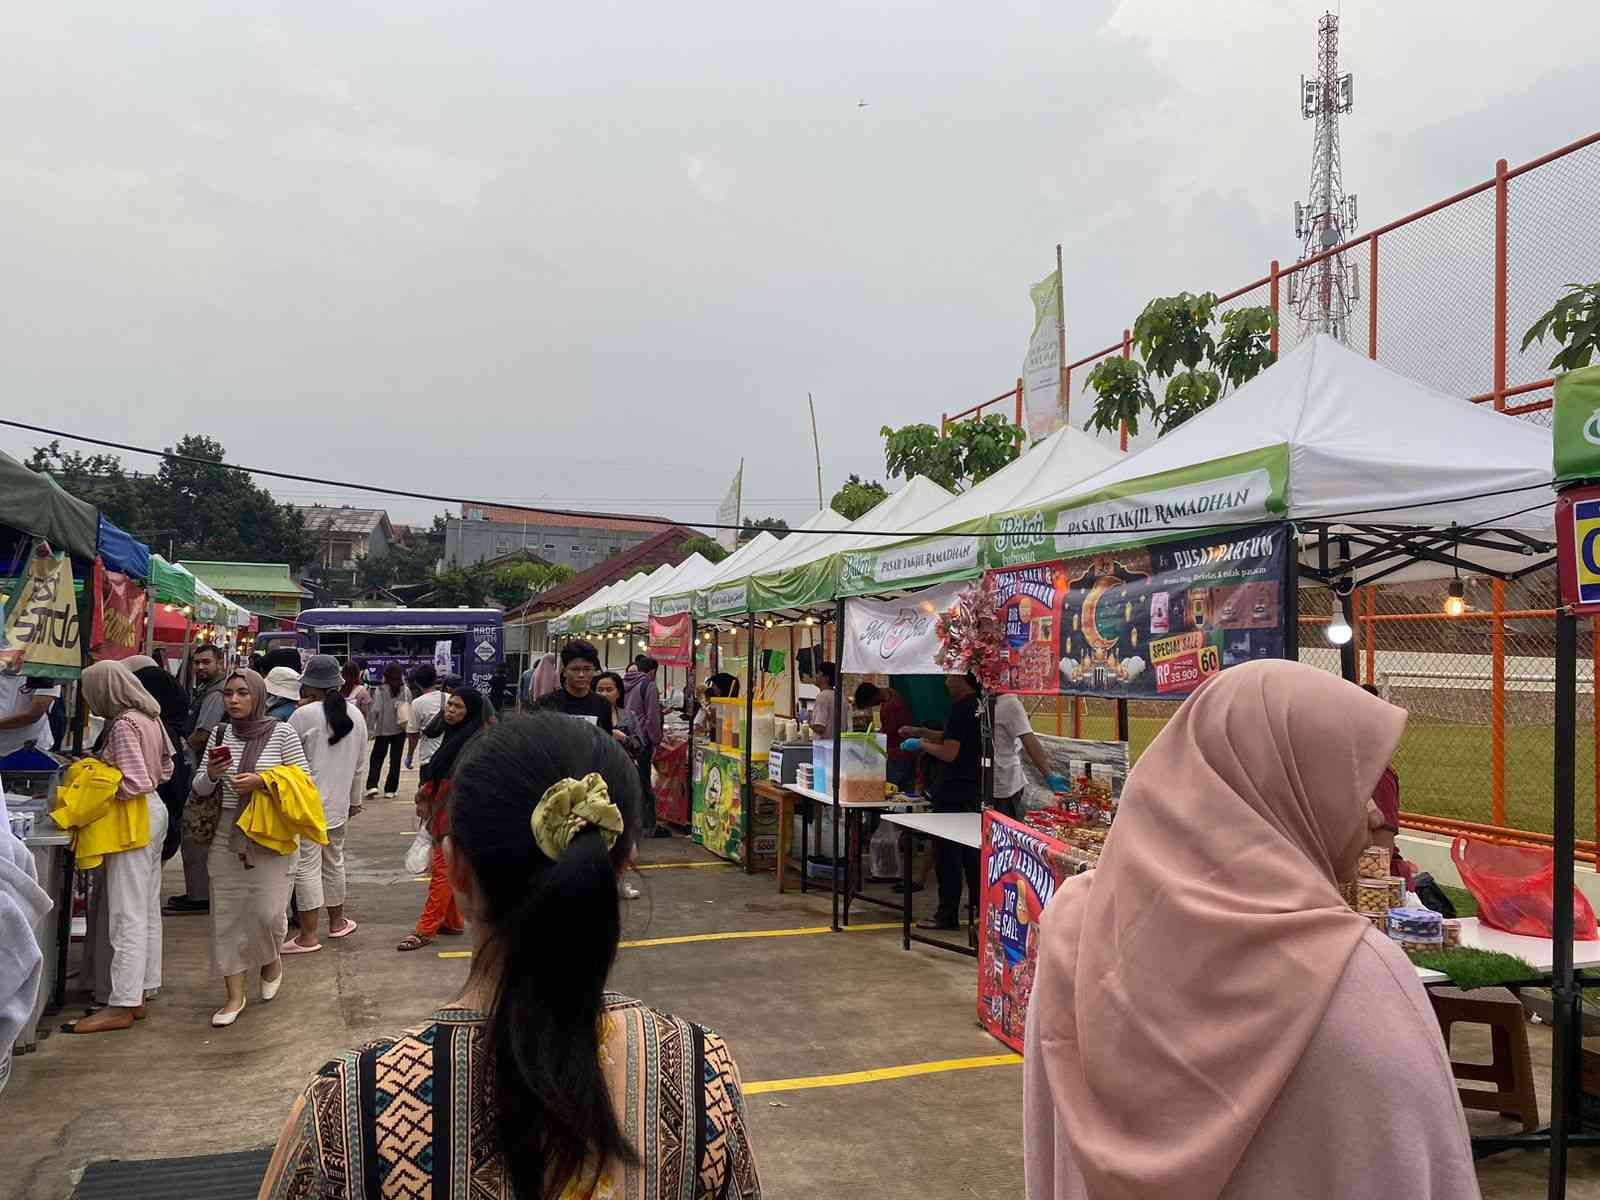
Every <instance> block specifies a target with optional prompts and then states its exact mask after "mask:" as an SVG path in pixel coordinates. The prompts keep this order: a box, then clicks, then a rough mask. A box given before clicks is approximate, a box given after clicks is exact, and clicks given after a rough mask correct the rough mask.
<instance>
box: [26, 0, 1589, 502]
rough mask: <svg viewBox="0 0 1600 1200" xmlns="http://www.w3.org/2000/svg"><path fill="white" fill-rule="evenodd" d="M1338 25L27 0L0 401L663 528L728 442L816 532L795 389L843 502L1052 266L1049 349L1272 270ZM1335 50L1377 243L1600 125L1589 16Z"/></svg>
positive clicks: (1259, 7) (1402, 14)
mask: <svg viewBox="0 0 1600 1200" xmlns="http://www.w3.org/2000/svg"><path fill="white" fill-rule="evenodd" d="M271 7H276V8H277V10H278V11H277V13H276V15H268V9H269V8H271ZM1322 7H1323V6H1322V5H1320V4H1312V3H1300V2H1297V0H1227V2H1226V3H1211V4H1197V3H1195V2H1194V0H1124V2H1122V3H1092V2H1091V3H1060V2H1059V0H1058V2H1056V3H1050V4H1044V3H1038V4H1028V3H1012V4H998V3H997V4H984V5H973V4H954V3H947V4H942V5H923V4H910V3H893V2H891V3H880V4H877V5H873V6H863V5H859V4H842V3H834V2H830V0H816V2H813V3H810V4H805V5H789V6H783V7H782V8H781V10H780V9H779V8H778V6H773V5H764V4H749V3H733V2H731V0H729V2H726V3H703V2H695V0H688V2H685V3H680V4H675V5H659V4H643V3H634V4H607V3H599V2H591V3H589V4H586V5H560V6H555V5H530V4H511V3H469V2H465V0H457V2H456V3H454V4H449V5H445V4H439V3H430V4H416V3H406V2H403V0H384V2H383V3H374V4H370V5H351V4H342V3H336V2H325V3H319V4H283V5H278V6H269V5H252V6H228V5H218V4H214V3H195V2H187V0H167V2H166V3H163V4H160V5H126V4H104V5H88V4H80V3H71V2H68V0H62V2H59V3H53V4H47V5H10V6H8V7H7V9H6V11H5V13H4V14H3V15H0V112H3V113H4V114H5V117H4V136H3V137H0V222H3V226H4V234H3V238H0V247H3V249H0V254H3V260H0V261H3V267H4V279H5V281H6V285H7V292H8V297H7V303H6V305H5V310H6V317H5V319H4V321H3V322H0V386H3V394H4V395H5V397H6V403H5V405H4V410H5V411H6V412H7V413H8V414H28V416H26V417H23V418H22V419H33V420H37V421H38V422H39V423H41V424H46V425H56V426H59V427H63V428H68V429H73V430H81V431H86V432H92V433H96V434H99V435H101V436H106V437H111V438H115V439H118V440H126V441H129V442H133V443H137V444H150V445H168V444H171V443H172V442H174V441H175V440H176V439H177V438H178V437H180V436H181V435H183V434H184V433H187V432H203V433H207V434H210V435H212V436H214V437H217V438H219V439H220V440H221V441H222V442H223V443H224V444H225V445H226V446H227V448H228V451H229V455H230V458H232V459H234V460H236V461H241V462H247V463H250V464H252V465H262V466H275V467H280V468H284V469H288V470H296V471H303V472H305V473H307V474H312V475H321V476H330V477H336V478H350V479H356V480H361V481H366V482H370V483H379V484H389V485H395V486H415V487H417V488H419V489H421V490H426V491H433V492H439V493H443V494H446V495H473V496H477V497H481V498H484V499H491V500H512V499H521V500H525V501H537V500H539V499H541V498H545V499H547V500H548V501H549V502H553V503H558V504H562V505H570V506H582V507H597V508H598V507H608V508H618V509H633V510H638V511H645V512H653V513H666V514H671V515H676V516H682V517H685V518H690V519H693V518H701V519H706V518H708V517H709V516H710V514H711V511H712V510H713V509H714V508H715V504H716V501H717V499H718V498H719V497H720V496H721V494H722V492H723V490H724V489H725V488H726V486H727V483H728V479H729V476H730V475H731V473H732V470H733V467H734V466H735V465H736V464H737V462H738V459H739V457H740V456H741V455H742V456H744V458H745V459H746V462H747V468H748V469H747V473H746V478H747V483H746V511H747V513H754V514H756V515H761V514H765V513H774V514H778V515H782V516H785V517H787V518H789V519H790V520H792V521H798V520H800V519H803V518H804V517H805V516H806V515H807V514H808V513H809V512H810V511H812V510H813V509H815V507H816V477H815V467H814V464H813V461H812V456H811V446H810V437H809V431H808V424H807V416H806V393H807V391H810V392H812V393H813V394H814V395H815V397H816V405H817V415H818V420H819V422H820V423H821V427H822V458H823V474H824V485H825V489H826V491H827V492H828V493H830V494H831V492H832V491H833V489H834V488H836V487H837V486H838V484H839V483H840V482H842V480H843V478H844V476H845V475H846V474H847V473H849V472H851V471H856V472H860V473H862V474H865V475H868V476H873V477H877V476H881V475H882V473H883V471H882V467H883V461H882V443H881V440H880V438H879V437H878V428H879V426H880V425H882V424H884V423H889V424H901V423H904V422H907V421H912V420H919V419H920V420H930V421H934V422H936V421H937V420H938V418H939V414H940V413H941V412H942V411H947V410H948V411H955V410H957V409H961V408H965V407H967V406H968V405H970V404H972V403H975V402H976V401H978V400H981V399H985V398H987V397H989V396H992V395H994V394H995V393H997V392H999V391H1001V390H1003V389H1005V388H1008V387H1009V386H1010V385H1011V383H1012V381H1013V380H1014V378H1015V376H1016V374H1017V372H1018V369H1019V366H1020V362H1021V358H1022V354H1023V351H1024V349H1025V346H1026V342H1027V337H1028V333H1029V329H1030V326H1031V323H1032V313H1031V309H1030V307H1029V302H1028V287H1029V285H1030V284H1031V283H1033V282H1034V281H1035V280H1037V279H1039V278H1041V277H1042V276H1044V275H1045V274H1046V273H1047V272H1048V271H1049V270H1050V269H1051V267H1052V266H1053V257H1054V246H1055V244H1056V242H1058V241H1060V242H1062V243H1063V245H1064V248H1065V251H1064V252H1065V256H1066V264H1067V275H1066V294H1067V309H1068V353H1069V357H1077V356H1078V355H1080V354H1084V353H1087V352H1088V351H1090V350H1093V349H1097V348H1099V347H1101V346H1103V345H1106V344H1108V343H1109V342H1111V341H1113V340H1115V339H1116V338H1118V337H1119V336H1120V331H1121V329H1122V327H1123V325H1124V324H1127V323H1129V322H1130V321H1131V319H1132V317H1133V315H1134V314H1135V313H1136V312H1137V310H1138V308H1139V307H1140V306H1141V305H1142V304H1143V303H1144V301H1145V300H1146V299H1148V298H1149V297H1150V296H1152V295H1155V294H1158V293H1162V292H1171V291H1176V290H1179V289H1181V288H1189V289H1193V290H1201V289H1204V288H1214V289H1217V290H1225V289H1227V288H1231V287H1233V286H1236V285H1238V284H1240V283H1243V282H1246V281H1248V280H1249V279H1251V278H1253V277H1255V276H1257V275H1260V274H1263V273H1264V272H1265V270H1266V264H1267V262H1268V260H1269V259H1271V258H1272V257H1273V256H1277V257H1278V258H1280V259H1281V260H1283V261H1284V262H1286V263H1287V262H1291V261H1293V259H1294V257H1295V253H1296V249H1297V247H1296V246H1295V244H1294V238H1293V229H1292V221H1291V208H1292V204H1293V201H1294V200H1295V199H1296V198H1297V197H1301V196H1303V194H1304V189H1305V186H1306V178H1307V172H1308V166H1309V156H1310V146H1311V140H1310V139H1311V130H1310V127H1309V125H1308V124H1307V123H1305V122H1303V121H1302V120H1301V119H1300V115H1299V111H1298V106H1297V89H1298V84H1299V77H1300V75H1301V73H1302V72H1307V73H1309V72H1311V71H1312V70H1313V69H1314V65H1315V60H1314V50H1315V46H1314V34H1315V22H1316V18H1317V16H1318V15H1319V14H1320V12H1321V11H1322ZM869 8H870V11H869ZM1343 22H1344V24H1343V39H1342V41H1343V58H1344V65H1345V68H1346V69H1347V70H1351V71H1353V72H1354V73H1355V75H1356V90H1355V96H1356V110H1355V112H1354V113H1353V114H1352V115H1351V116H1350V117H1348V118H1346V120H1345V123H1344V127H1343V144H1344V171H1345V179H1346V183H1347V186H1348V187H1349V188H1350V190H1352V191H1355V192H1356V193H1358V194H1359V196H1360V214H1361V219H1362V224H1363V226H1365V227H1371V226H1373V225H1376V224H1378V223H1381V222H1382V221H1386V220H1388V219H1389V218H1390V217H1392V216H1395V215H1398V214H1400V213H1403V212H1405V211H1408V210H1410V209H1413V208H1415V207H1418V206H1420V205H1422V204H1425V203H1428V202H1430V201H1432V200H1435V199H1438V198H1440V197H1442V196H1444V195H1446V194H1448V193H1450V192H1453V191H1455V190H1457V189H1458V188H1460V187H1463V186H1465V185H1467V184H1470V183H1473V182H1476V181H1478V180H1480V179H1482V178H1484V177H1486V176H1487V175H1489V174H1491V173H1492V171H1493V164H1494V160H1495V159H1496V158H1497V157H1506V158H1508V159H1510V160H1511V161H1512V162H1513V163H1516V162H1519V161H1522V160H1525V159H1527V158H1531V157H1533V156H1535V155H1537V154H1540V153H1542V152H1544V151H1546V150H1548V149H1551V148H1553V147H1555V146H1557V145H1560V144H1563V143H1565V142H1567V141H1570V140H1572V139H1574V138H1577V137H1580V136H1582V135H1584V134H1586V133H1589V132H1591V131H1592V130H1593V128H1594V127H1595V126H1596V125H1597V124H1600V108H1597V107H1596V105H1595V104H1594V99H1593V98H1594V80H1595V78H1596V76H1597V74H1600V5H1596V4H1592V3H1587V4H1580V3H1572V2H1570V0H1565V2H1563V0H1520V2H1519V3H1517V4H1516V5H1514V6H1508V5H1506V4H1504V3H1503V2H1491V0H1455V2H1453V3H1443V2H1434V0H1426V2H1424V0H1412V2H1409V3H1406V4H1403V5H1396V4H1392V3H1391V4H1382V5H1380V4H1377V3H1374V2H1372V0H1360V2H1352V3H1350V4H1346V5H1344V7H1343ZM863 100H864V101H865V102H866V106H865V107H860V106H859V102H860V101H863ZM1584 202H1585V197H1584V196H1583V195H1582V194H1581V193H1580V194H1578V195H1574V196H1573V197H1572V203H1573V204H1574V206H1575V208H1574V211H1576V207H1577V206H1580V205H1582V204H1583V203H1584ZM1587 203H1588V204H1589V205H1592V204H1593V203H1594V200H1593V193H1592V192H1591V193H1589V195H1588V196H1587ZM1074 399H1075V401H1077V402H1078V403H1081V401H1079V400H1078V398H1077V397H1075V398H1074ZM37 440H39V439H36V438H34V437H32V436H30V435H25V434H19V433H17V432H16V431H14V430H6V431H4V432H3V433H0V446H3V447H4V448H5V449H7V450H9V451H10V452H12V453H14V454H15V453H25V452H26V451H27V449H28V448H29V447H30V446H31V445H33V444H34V443H35V442H36V441H37ZM130 464H131V465H134V466H136V467H138V468H139V469H149V466H150V460H132V459H130ZM274 491H276V492H277V493H278V494H279V495H280V497H282V498H284V499H291V500H294V501H296V502H300V503H309V502H310V501H311V500H312V499H320V500H323V501H332V502H340V501H343V502H348V503H357V504H359V503H362V502H363V498H362V497H361V496H360V495H359V494H353V493H348V492H338V491H331V490H327V489H318V488H314V487H310V486H306V485H293V484H291V485H283V486H276V485H275V486H274ZM384 503H385V504H386V505H387V507H388V508H389V509H390V511H391V513H392V514H393V515H394V516H395V517H396V519H401V520H417V519H425V518H426V516H427V515H428V514H430V513H431V512H434V511H437V510H438V508H439V506H438V505H433V504H423V503H409V502H405V501H385V502H384Z"/></svg>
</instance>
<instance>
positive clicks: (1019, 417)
mask: <svg viewBox="0 0 1600 1200" xmlns="http://www.w3.org/2000/svg"><path fill="white" fill-rule="evenodd" d="M1017 426H1018V428H1021V427H1022V376H1020V375H1018V376H1017Z"/></svg>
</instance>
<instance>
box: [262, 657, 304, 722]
mask: <svg viewBox="0 0 1600 1200" xmlns="http://www.w3.org/2000/svg"><path fill="white" fill-rule="evenodd" d="M299 707H300V672H299V671H296V670H295V669H294V668H293V667H273V668H272V670H270V671H268V672H267V716H269V717H272V718H273V719H274V720H277V721H287V720H288V719H289V718H290V717H291V716H292V715H293V714H294V710H295V709H297V708H299Z"/></svg>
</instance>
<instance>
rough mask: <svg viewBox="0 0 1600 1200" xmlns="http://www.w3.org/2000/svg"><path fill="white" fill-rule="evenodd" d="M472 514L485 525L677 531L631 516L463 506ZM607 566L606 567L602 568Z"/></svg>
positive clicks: (643, 531) (464, 512)
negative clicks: (495, 522)
mask: <svg viewBox="0 0 1600 1200" xmlns="http://www.w3.org/2000/svg"><path fill="white" fill-rule="evenodd" d="M468 511H472V512H481V513H482V514H483V519H484V520H485V521H497V522H500V523H501V524H504V525H522V524H528V525H543V526H548V527H553V528H558V529H615V530H625V531H627V532H629V533H659V532H660V531H662V530H663V529H669V528H674V527H673V526H667V525H663V524H662V523H661V520H660V518H655V519H651V518H649V517H642V516H636V515H634V514H631V513H561V514H557V513H551V512H542V511H540V510H539V509H536V508H508V507H506V506H505V505H502V504H463V505H462V506H461V515H462V516H463V517H465V516H466V514H467V512H468ZM602 565H603V564H602Z"/></svg>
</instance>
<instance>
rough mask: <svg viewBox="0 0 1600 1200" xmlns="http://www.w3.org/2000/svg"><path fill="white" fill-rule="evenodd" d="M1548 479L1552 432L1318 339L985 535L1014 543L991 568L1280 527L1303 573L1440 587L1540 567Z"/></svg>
mask: <svg viewBox="0 0 1600 1200" xmlns="http://www.w3.org/2000/svg"><path fill="white" fill-rule="evenodd" d="M1552 477H1553V469H1552V455H1551V435H1550V431H1549V430H1548V429H1545V428H1541V427H1540V426H1537V425H1534V424H1532V423H1530V422H1527V421H1522V420H1518V419H1516V418H1514V417H1507V416H1505V415H1503V414H1500V413H1496V412H1494V411H1493V410H1491V409H1486V408H1484V407H1482V406H1481V405H1477V404H1473V403H1471V402H1469V401H1466V400H1460V399H1456V398H1455V397H1452V396H1447V395H1445V394H1443V393H1442V392H1436V391H1434V390H1432V389H1431V388H1428V387H1425V386H1423V385H1422V384H1420V383H1417V382H1416V381H1414V380H1411V379H1408V378H1406V377H1405V376H1403V375H1400V374H1397V373H1396V372H1394V371H1391V370H1388V369H1387V368H1385V367H1381V366H1379V365H1378V364H1377V363H1375V362H1373V361H1371V360H1370V359H1368V358H1365V357H1364V356H1362V355H1360V354H1357V353H1355V352H1354V351H1352V350H1350V349H1348V348H1347V347H1345V346H1342V345H1340V344H1339V343H1338V342H1336V341H1335V340H1334V339H1333V338H1331V337H1329V336H1327V335H1326V334H1319V335H1318V336H1316V337H1314V338H1312V339H1310V340H1309V341H1307V342H1306V343H1304V344H1303V345H1302V346H1300V347H1299V348H1298V349H1297V350H1295V352H1294V353H1292V354H1290V355H1288V356H1287V357H1286V358H1284V359H1283V360H1282V361H1281V362H1279V363H1277V364H1276V365H1274V366H1273V367H1271V368H1269V369H1268V370H1266V371H1264V372H1262V373H1261V374H1260V375H1259V376H1257V377H1256V378H1255V379H1253V380H1251V381H1250V382H1249V383H1247V384H1246V385H1245V386H1244V387H1242V388H1240V389H1239V390H1238V391H1237V392H1235V393H1234V394H1233V395H1231V396H1228V397H1226V398H1225V399H1223V400H1221V401H1220V402H1218V403H1217V404H1216V405H1214V406H1212V407H1211V408H1210V409H1208V410H1207V411H1206V412H1204V413H1201V414H1200V415H1199V416H1197V417H1195V418H1193V419H1192V420H1190V421H1187V422H1185V423H1184V424H1183V425H1182V426H1180V427H1179V428H1177V429H1176V430H1174V431H1173V432H1172V433H1170V434H1168V435H1166V436H1165V437H1163V438H1162V439H1161V440H1159V441H1158V442H1156V443H1155V444H1154V445H1152V446H1150V447H1149V448H1147V449H1145V450H1142V451H1140V452H1139V453H1138V454H1135V455H1131V456H1130V457H1128V458H1126V459H1124V460H1123V461H1121V462H1120V463H1117V464H1115V465H1113V466H1111V467H1109V468H1107V469H1106V470H1105V471H1102V472H1100V473H1099V474H1098V475H1095V476H1093V477H1092V478H1090V479H1087V480H1084V481H1082V482H1080V483H1078V484H1076V485H1074V486H1072V487H1069V488H1065V489H1063V490H1061V491H1059V492H1057V493H1055V494H1053V495H1050V496H1046V497H1044V498H1043V499H1041V500H1038V501H1036V502H1035V503H1033V504H1032V505H1030V506H1029V508H1028V509H1026V510H1021V511H1018V510H1013V511H1010V512H1002V513H999V514H997V515H996V517H995V518H994V519H993V520H992V522H991V532H999V531H1001V530H1003V529H1005V528H1006V527H1007V526H1009V527H1010V528H1013V529H1017V530H1019V531H1025V532H1023V533H1022V539H1021V540H1022V544H1021V545H1018V546H1015V547H1013V546H1010V545H1007V544H1006V539H1005V538H1003V537H999V538H994V539H992V540H993V541H994V542H996V543H999V545H998V546H991V547H990V548H989V557H990V559H991V561H992V562H995V563H996V564H998V563H999V562H1002V561H1009V562H1017V561H1026V559H1025V558H1021V557H1018V555H1019V554H1021V555H1031V556H1032V557H1033V558H1034V559H1040V558H1045V557H1056V556H1060V555H1064V554H1065V555H1073V554H1083V553H1088V552H1092V551H1094V550H1097V549H1100V548H1103V547H1109V546H1115V545H1119V544H1121V545H1126V544H1133V543H1135V542H1148V541H1159V540H1169V539H1171V538H1173V537H1179V536H1182V535H1183V534H1184V533H1185V532H1198V531H1200V530H1204V529H1215V528H1220V527H1226V526H1233V525H1246V524H1254V523H1259V522H1263V521H1272V520H1287V521H1290V522H1292V523H1294V524H1295V525H1297V526H1299V527H1300V530H1301V533H1302V543H1301V544H1302V560H1301V561H1302V570H1303V572H1304V573H1309V574H1312V575H1314V576H1317V577H1322V578H1329V579H1334V578H1340V577H1344V576H1346V575H1348V576H1349V577H1350V578H1351V579H1352V580H1353V581H1354V582H1355V583H1357V584H1362V583H1370V582H1372V581H1374V580H1375V579H1378V578H1388V579H1420V578H1437V577H1440V576H1444V575H1449V574H1451V572H1452V571H1453V570H1455V569H1456V568H1457V566H1458V565H1459V567H1460V569H1462V570H1465V571H1481V572H1484V573H1487V574H1495V575H1502V576H1506V577H1516V576H1519V575H1523V574H1527V573H1528V572H1530V571H1533V570H1538V569H1540V568H1541V567H1543V566H1545V565H1547V564H1548V563H1549V561H1550V559H1551V555H1552V553H1553V550H1554V541H1555V536H1554V523H1555V522H1554V509H1553V505H1554V502H1555V493H1554V491H1553V489H1552V486H1551V484H1552ZM1032 543H1038V544H1032ZM1343 547H1348V549H1349V552H1350V554H1349V562H1348V563H1341V562H1340V550H1341V548H1343ZM1041 549H1042V550H1045V551H1046V553H1044V554H1041V553H1039V551H1040V550H1041ZM1324 558H1326V566H1324ZM1458 559H1459V563H1458Z"/></svg>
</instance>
